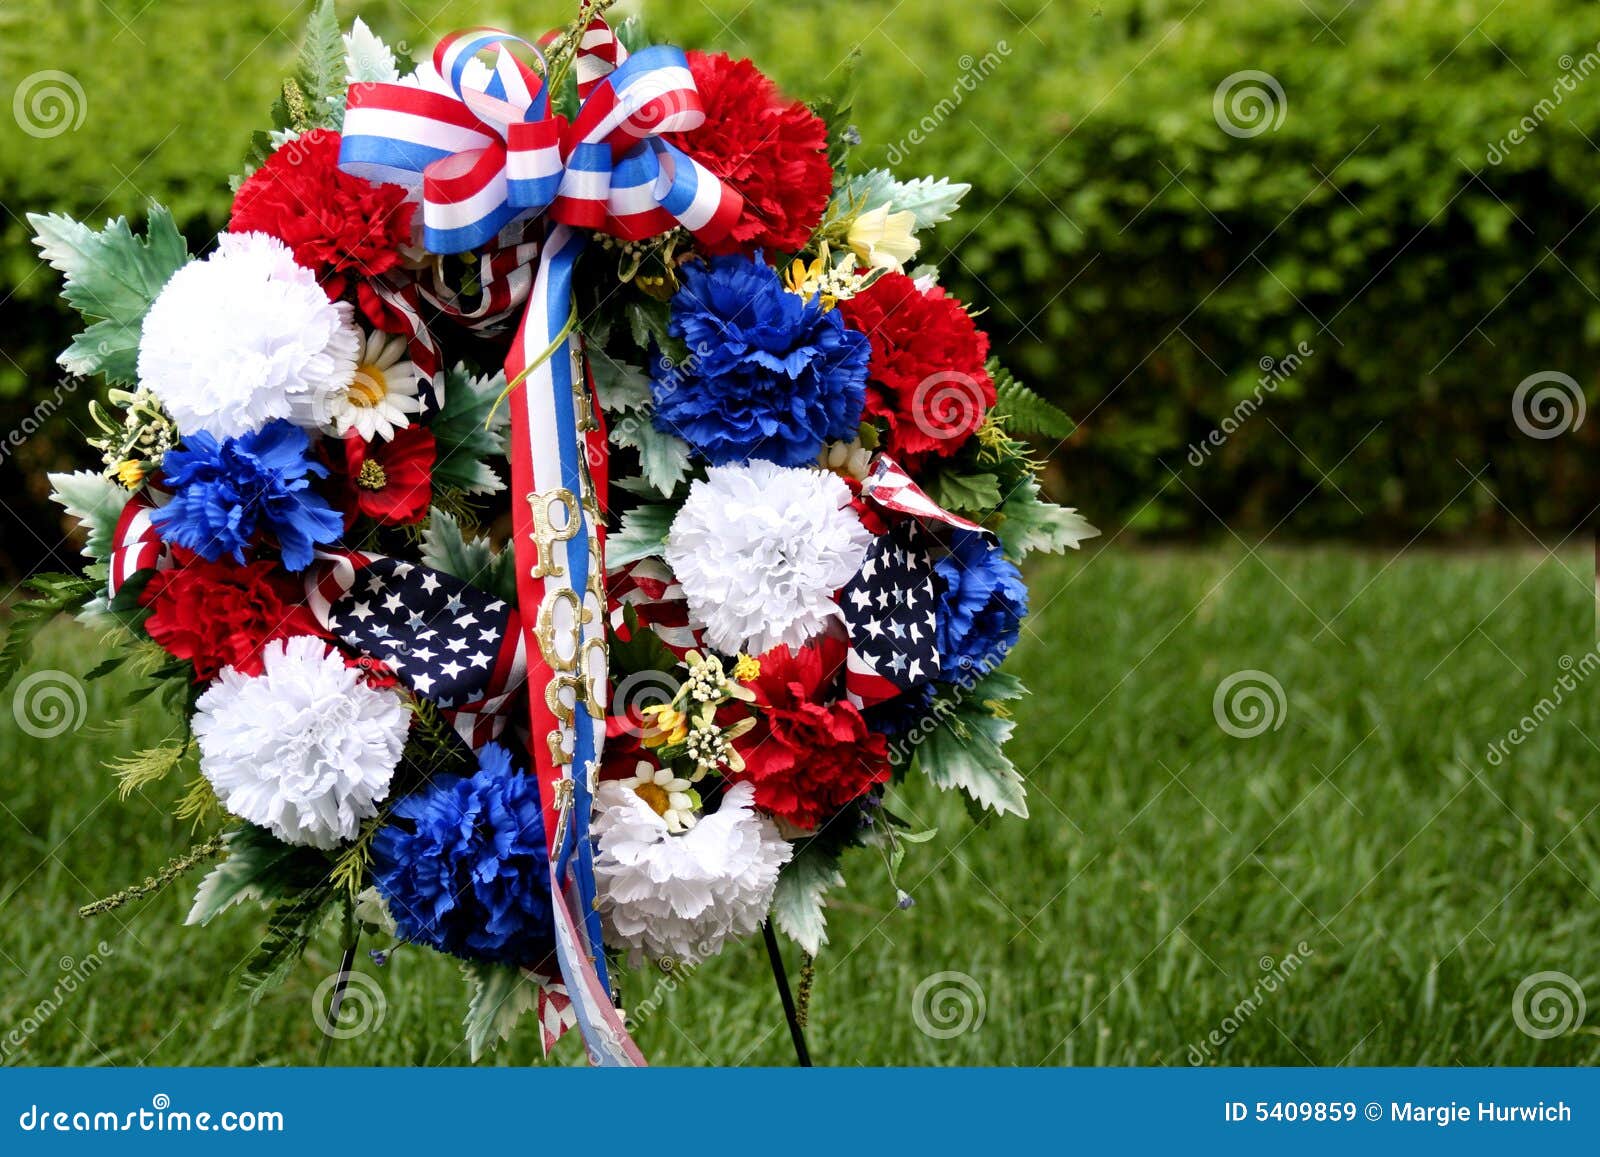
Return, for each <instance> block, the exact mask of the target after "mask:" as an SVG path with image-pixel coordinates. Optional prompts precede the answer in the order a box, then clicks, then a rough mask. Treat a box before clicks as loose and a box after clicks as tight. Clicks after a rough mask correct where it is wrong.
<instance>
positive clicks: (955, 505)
mask: <svg viewBox="0 0 1600 1157" xmlns="http://www.w3.org/2000/svg"><path fill="white" fill-rule="evenodd" d="M930 497H932V499H933V500H934V501H935V502H937V503H938V504H939V505H940V506H942V507H944V508H945V509H946V510H954V511H965V512H966V513H969V514H987V513H989V511H991V510H993V509H994V508H995V507H997V506H999V505H1000V478H999V476H998V475H995V474H990V473H987V472H985V473H981V474H959V473H956V472H955V471H951V470H946V471H944V472H942V473H940V474H939V475H938V477H937V478H935V479H934V483H933V492H932V494H931V495H930Z"/></svg>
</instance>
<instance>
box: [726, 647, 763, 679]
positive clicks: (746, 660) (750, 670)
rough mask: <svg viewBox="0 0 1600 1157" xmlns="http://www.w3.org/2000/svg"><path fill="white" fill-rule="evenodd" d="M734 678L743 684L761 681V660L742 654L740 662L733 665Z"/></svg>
mask: <svg viewBox="0 0 1600 1157" xmlns="http://www.w3.org/2000/svg"><path fill="white" fill-rule="evenodd" d="M733 677H734V678H735V679H737V680H739V682H741V683H748V682H750V680H752V679H759V678H760V677H761V660H760V659H757V658H755V657H754V656H752V655H746V654H744V653H743V652H740V654H739V659H738V662H736V663H734V665H733Z"/></svg>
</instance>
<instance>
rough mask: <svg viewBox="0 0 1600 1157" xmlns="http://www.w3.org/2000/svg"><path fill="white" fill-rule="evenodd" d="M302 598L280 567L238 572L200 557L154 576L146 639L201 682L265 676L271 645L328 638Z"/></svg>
mask: <svg viewBox="0 0 1600 1157" xmlns="http://www.w3.org/2000/svg"><path fill="white" fill-rule="evenodd" d="M304 597H305V589H304V587H303V586H302V585H301V584H300V583H299V582H297V581H295V580H294V579H293V578H292V577H290V576H289V575H288V574H286V573H285V572H284V571H283V570H282V569H280V568H279V567H278V564H277V563H275V562H271V561H268V560H262V561H260V562H252V563H249V564H247V565H245V566H238V565H237V564H235V563H232V562H228V561H222V562H206V561H205V560H204V559H201V558H198V557H196V558H195V559H194V561H192V562H189V563H188V564H186V565H184V566H177V567H172V568H171V569H168V570H161V571H157V572H156V573H155V574H154V575H152V576H151V578H150V581H149V582H148V583H146V584H145V588H144V590H143V591H142V592H141V593H140V595H139V602H140V603H142V604H143V605H144V606H147V607H149V608H150V617H149V618H147V619H146V620H145V621H144V629H145V631H146V633H148V634H149V636H150V637H151V638H152V639H154V640H155V641H156V642H157V643H159V644H161V646H162V648H163V649H164V650H165V651H166V652H167V653H168V654H169V655H171V656H172V657H173V658H176V659H188V660H189V661H190V662H192V663H193V664H194V677H195V682H197V683H199V682H203V681H205V680H207V679H213V678H215V677H216V675H217V672H218V671H220V670H222V668H224V667H237V668H238V669H239V670H240V671H241V672H243V673H244V674H246V675H259V674H261V649H262V648H263V647H265V646H266V645H267V644H268V643H270V642H272V641H273V640H274V639H287V638H289V637H291V636H293V635H323V636H326V634H327V632H326V631H324V630H323V629H322V628H321V627H320V626H319V625H318V624H317V620H316V618H315V617H313V615H312V614H311V611H310V610H309V609H307V607H306V605H305V603H304V602H303V601H302V600H303V599H304Z"/></svg>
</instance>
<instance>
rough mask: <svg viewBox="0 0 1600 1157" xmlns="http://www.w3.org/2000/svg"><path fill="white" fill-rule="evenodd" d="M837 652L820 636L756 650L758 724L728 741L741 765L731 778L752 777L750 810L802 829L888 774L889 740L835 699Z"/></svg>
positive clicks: (837, 646)
mask: <svg viewBox="0 0 1600 1157" xmlns="http://www.w3.org/2000/svg"><path fill="white" fill-rule="evenodd" d="M844 654H845V644H844V642H843V640H840V639H835V638H823V639H818V640H814V641H813V642H810V643H807V644H806V645H805V646H804V647H802V648H800V650H799V651H791V650H790V649H789V648H788V647H777V648H775V649H773V650H771V651H768V652H767V653H766V654H765V655H762V656H761V674H760V675H759V676H757V677H756V679H755V680H754V681H753V682H752V683H751V684H750V687H751V689H752V690H753V691H754V692H755V695H756V702H755V706H756V719H757V723H756V726H755V729H754V730H753V731H751V732H750V733H749V734H748V735H746V736H745V737H744V738H743V739H740V740H738V741H736V743H735V746H736V747H737V749H738V751H739V754H740V755H742V756H743V757H744V762H745V769H744V771H742V772H739V773H737V774H735V775H733V776H732V777H731V778H732V779H734V780H749V781H751V782H752V783H753V784H755V789H756V806H757V807H759V808H761V809H762V810H763V811H766V812H770V813H771V814H773V815H775V816H780V817H782V818H783V819H786V820H788V821H789V822H790V823H792V824H794V825H795V826H796V827H798V828H803V829H806V830H807V831H809V830H811V829H814V828H815V827H816V826H817V824H819V823H821V822H822V821H823V820H825V819H827V818H828V817H829V816H831V815H833V814H834V813H835V812H836V811H838V810H839V809H840V808H842V807H843V806H844V805H845V804H847V803H849V802H850V801H851V800H853V799H856V798H857V797H858V796H861V795H863V794H865V793H866V791H867V790H868V789H869V788H871V787H872V785H873V784H877V783H885V782H887V781H888V779H889V774H890V769H889V752H888V740H887V739H886V738H885V737H884V736H883V735H881V734H879V733H877V732H874V731H872V730H870V729H869V728H868V727H867V724H866V721H865V720H864V719H863V718H862V717H861V712H859V711H858V710H856V708H855V707H854V706H852V705H851V704H850V703H849V702H848V701H847V700H844V699H838V698H835V697H834V696H835V695H836V693H837V691H838V682H839V674H840V672H841V670H842V669H843V666H844Z"/></svg>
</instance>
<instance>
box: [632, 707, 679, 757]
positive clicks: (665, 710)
mask: <svg viewBox="0 0 1600 1157" xmlns="http://www.w3.org/2000/svg"><path fill="white" fill-rule="evenodd" d="M639 714H640V715H643V716H644V717H645V721H646V723H647V724H648V726H647V727H646V729H645V733H644V734H643V735H642V736H640V739H641V740H642V742H643V743H644V745H645V746H646V747H670V746H672V745H673V744H674V743H682V742H683V741H684V739H685V738H687V737H688V734H689V716H688V715H686V714H685V713H684V712H682V711H679V710H678V709H677V708H676V707H674V706H672V704H670V703H658V704H655V705H653V706H650V707H646V708H645V709H644V710H642V711H640V712H639Z"/></svg>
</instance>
